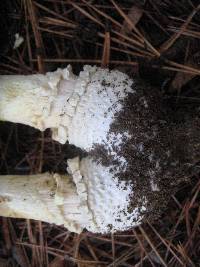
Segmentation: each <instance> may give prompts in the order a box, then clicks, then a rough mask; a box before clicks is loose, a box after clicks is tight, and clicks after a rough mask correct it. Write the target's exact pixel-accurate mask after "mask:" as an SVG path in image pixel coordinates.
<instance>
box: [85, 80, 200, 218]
mask: <svg viewBox="0 0 200 267" xmlns="http://www.w3.org/2000/svg"><path fill="white" fill-rule="evenodd" d="M134 89H135V91H136V93H134V94H131V93H130V94H129V95H128V97H127V98H126V99H125V100H124V101H123V103H122V104H123V109H122V110H121V111H120V112H119V113H118V114H115V120H114V122H113V123H112V125H111V129H110V132H109V134H108V139H109V135H110V134H114V135H117V134H121V135H122V136H123V134H124V133H128V135H129V136H130V138H128V139H127V138H125V136H124V139H123V142H122V144H121V145H120V146H115V141H110V142H113V144H112V151H114V152H115V153H116V154H117V155H118V157H123V158H124V159H125V160H126V162H127V168H126V170H125V171H124V170H123V168H122V167H121V169H120V170H119V171H117V173H116V177H117V178H118V180H119V181H120V180H125V181H128V182H130V181H131V183H132V185H133V195H132V206H131V207H130V211H131V210H132V209H133V208H135V207H139V208H142V206H143V204H144V203H145V202H147V203H148V204H147V210H146V211H145V212H144V215H145V219H148V221H154V220H155V219H156V218H157V216H159V215H160V214H161V212H163V209H164V207H166V205H167V203H168V202H169V199H170V197H171V194H174V193H175V192H176V191H177V188H178V185H180V183H182V182H185V181H188V180H189V176H191V169H192V170H193V171H194V168H193V167H194V165H195V163H197V161H198V159H199V148H200V145H199V130H200V122H199V119H197V112H194V111H193V114H190V119H189V118H188V113H185V112H184V111H183V110H182V111H181V112H180V111H179V113H180V114H179V120H178V121H177V119H176V114H174V113H172V110H171V109H170V108H168V107H167V106H166V104H165V103H163V98H162V95H161V93H160V91H158V90H157V89H156V88H153V87H150V86H147V84H144V83H143V82H141V81H140V82H139V81H138V82H137V83H136V84H135V86H134ZM172 114H173V115H172ZM192 117H193V119H192ZM195 118H196V119H195ZM188 123H189V124H188ZM191 129H192V130H191ZM108 141H109V140H108ZM194 147H196V149H194ZM90 154H91V155H92V156H93V157H94V158H95V160H96V161H97V162H101V164H103V165H105V166H113V167H112V168H111V172H116V170H117V169H118V168H119V166H121V165H122V164H121V163H120V162H119V160H117V159H116V157H115V156H112V155H111V153H110V150H109V148H108V147H107V146H106V145H95V146H94V149H93V150H92V151H91V152H90ZM145 219H144V220H145Z"/></svg>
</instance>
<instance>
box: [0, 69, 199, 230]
mask: <svg viewBox="0 0 200 267" xmlns="http://www.w3.org/2000/svg"><path fill="white" fill-rule="evenodd" d="M0 120H2V121H10V122H14V123H22V124H26V125H29V126H32V127H34V128H36V129H39V130H41V131H44V130H45V129H47V128H50V129H51V131H52V138H53V139H54V140H56V141H58V142H60V143H61V144H64V143H65V142H66V141H68V142H69V143H70V144H73V145H75V146H77V147H79V148H81V149H82V150H83V151H84V152H86V153H87V156H86V157H84V158H79V157H76V158H74V159H69V160H68V174H66V175H59V174H50V173H44V174H37V175H30V176H16V175H7V176H5V175H4V176H3V175H2V176H0V215H2V216H10V217H17V218H30V219H36V220H42V221H46V222H49V223H55V224H58V225H62V224H63V225H64V226H66V227H67V228H68V229H69V230H70V231H73V232H81V231H82V230H83V229H87V230H89V231H91V232H98V233H106V232H110V231H118V230H127V229H129V228H131V227H134V226H137V225H138V224H140V223H141V222H143V221H145V220H147V219H148V220H151V219H155V218H157V215H158V214H160V211H161V210H162V209H163V207H164V206H165V205H166V203H167V202H168V201H169V198H170V195H171V194H172V193H173V192H174V191H175V189H176V186H177V185H178V184H179V183H180V182H182V181H184V180H185V179H186V177H187V176H188V173H189V171H190V167H191V166H193V165H194V164H195V162H197V161H198V153H199V130H200V123H199V119H198V118H196V117H195V116H193V117H192V118H191V119H190V120H189V122H188V121H187V120H185V118H183V120H182V121H181V122H180V123H177V122H174V121H173V120H170V119H169V118H168V114H167V112H166V111H165V109H164V108H163V106H162V98H161V94H160V93H159V92H158V91H157V90H155V88H151V87H149V86H146V85H145V86H144V85H143V84H140V83H138V82H136V81H135V80H133V79H131V78H129V76H128V75H126V74H124V73H122V72H120V71H117V70H108V69H102V68H98V67H96V66H88V65H87V66H84V69H83V71H81V72H80V74H79V76H76V75H74V74H73V73H72V70H71V67H70V66H68V67H67V68H65V69H58V70H57V71H55V72H49V73H46V74H44V75H43V74H35V75H27V76H23V75H5V76H4V75H2V76H0Z"/></svg>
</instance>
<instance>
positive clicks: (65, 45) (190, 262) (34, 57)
mask: <svg viewBox="0 0 200 267" xmlns="http://www.w3.org/2000/svg"><path fill="white" fill-rule="evenodd" d="M0 15H1V17H0V24H1V25H0V54H1V55H0V74H31V73H38V72H40V73H44V72H46V71H52V70H55V69H56V68H57V67H65V66H67V65H68V64H71V65H72V66H73V70H74V72H75V73H79V71H80V70H81V69H82V66H83V65H84V64H96V65H99V66H102V67H110V68H116V69H119V70H121V71H124V72H126V73H128V74H129V75H130V76H132V77H136V78H139V79H142V80H143V81H145V82H146V83H148V84H149V85H151V86H154V87H155V88H157V89H159V90H161V91H162V93H163V98H164V99H166V100H167V102H168V103H169V104H170V105H171V106H172V108H173V109H174V112H176V110H177V109H178V108H179V107H180V106H183V105H184V106H185V107H186V108H188V110H191V109H193V108H196V107H198V106H199V103H200V68H199V64H200V49H199V47H200V41H199V40H200V1H196V0H174V1H171V0H135V1H134V0H118V1H117V0H90V1H89V0H88V1H87V0H71V1H70V0H35V1H33V0H10V1H7V2H6V4H5V2H4V3H2V2H1V3H0ZM16 33H19V35H20V36H22V37H23V38H24V41H23V43H22V44H21V45H20V46H19V47H18V48H17V49H13V44H14V40H15V34H16ZM72 156H73V148H72V147H71V146H69V145H59V144H58V143H57V142H54V141H52V139H51V138H50V133H49V131H46V132H44V133H40V132H39V131H37V130H34V129H31V128H30V127H26V126H22V125H14V124H11V123H1V124H0V172H1V174H11V173H12V174H27V173H31V174H34V173H38V172H45V171H52V172H59V173H62V172H65V171H66V160H67V159H68V158H69V157H72ZM199 177H200V176H199V174H197V175H195V176H193V177H191V179H190V181H191V182H190V183H187V184H182V185H181V186H180V188H179V189H178V192H177V193H176V194H175V195H172V197H171V200H170V203H169V205H168V207H167V209H166V210H165V211H164V212H163V214H162V216H160V218H158V220H157V221H155V222H154V223H153V224H152V223H146V224H143V225H141V226H139V227H137V228H134V229H132V230H129V231H126V232H122V233H115V234H109V235H98V234H92V233H89V232H83V233H82V234H80V235H78V234H74V233H70V232H69V231H68V230H67V229H65V228H63V227H61V226H56V225H49V224H47V223H43V222H38V221H31V220H18V219H9V218H0V266H7V267H8V266H9V267H11V266H13V267H15V266H19V267H43V266H44V267H45V266H48V267H65V266H77V267H86V266H88V267H90V266H91V267H93V266H98V267H101V266H109V267H111V266H112V267H114V266H119V267H131V266H135V267H136V266H137V267H140V266H141V267H146V266H147V267H148V266H154V267H160V266H161V267H162V266H165V267H168V266H169V267H177V266H178V267H179V266H180V267H181V266H185V267H187V266H192V267H197V266H200V227H199V224H200V180H199Z"/></svg>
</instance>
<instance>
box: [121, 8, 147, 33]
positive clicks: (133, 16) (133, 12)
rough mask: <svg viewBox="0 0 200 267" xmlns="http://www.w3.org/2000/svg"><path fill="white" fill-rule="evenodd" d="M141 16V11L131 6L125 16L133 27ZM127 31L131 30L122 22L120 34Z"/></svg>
mask: <svg viewBox="0 0 200 267" xmlns="http://www.w3.org/2000/svg"><path fill="white" fill-rule="evenodd" d="M142 15H143V10H142V9H141V8H139V7H137V6H132V7H131V9H130V10H129V12H128V14H127V16H128V17H129V19H130V20H131V21H132V23H133V24H134V25H137V23H138V22H139V21H140V19H141V17H142ZM129 31H131V28H130V26H129V25H128V23H127V22H126V21H124V23H123V25H122V28H121V33H127V32H129Z"/></svg>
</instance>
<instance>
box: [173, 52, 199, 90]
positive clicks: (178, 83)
mask: <svg viewBox="0 0 200 267" xmlns="http://www.w3.org/2000/svg"><path fill="white" fill-rule="evenodd" d="M198 54H199V53H198ZM196 56H198V55H197V54H195V55H194V56H192V57H191V58H190V59H189V60H188V61H187V62H185V65H187V66H191V67H195V68H198V67H199V66H198V65H197V64H196V63H195V62H194V58H195V57H196ZM195 76H196V75H195V74H189V73H184V72H177V73H176V75H175V77H174V79H173V81H172V83H171V89H172V90H177V91H179V90H180V89H181V88H182V87H183V86H184V85H185V84H186V83H188V82H189V81H190V80H192V79H193V78H194V77H195Z"/></svg>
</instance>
